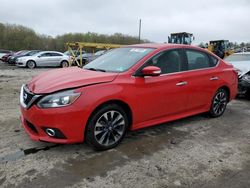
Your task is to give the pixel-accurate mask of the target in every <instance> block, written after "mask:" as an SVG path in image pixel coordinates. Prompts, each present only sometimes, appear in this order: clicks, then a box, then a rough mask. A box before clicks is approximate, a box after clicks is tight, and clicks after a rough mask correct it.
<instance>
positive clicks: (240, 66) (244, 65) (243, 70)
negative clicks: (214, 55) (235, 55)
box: [229, 61, 250, 75]
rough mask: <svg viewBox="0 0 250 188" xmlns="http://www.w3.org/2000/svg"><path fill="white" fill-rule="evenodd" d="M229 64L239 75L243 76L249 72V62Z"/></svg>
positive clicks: (232, 62)
mask: <svg viewBox="0 0 250 188" xmlns="http://www.w3.org/2000/svg"><path fill="white" fill-rule="evenodd" d="M229 63H231V64H232V65H233V66H234V67H235V68H237V69H239V70H240V71H241V72H240V75H244V74H246V73H247V72H249V71H250V62H249V61H231V62H229Z"/></svg>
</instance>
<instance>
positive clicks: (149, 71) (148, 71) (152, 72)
mask: <svg viewBox="0 0 250 188" xmlns="http://www.w3.org/2000/svg"><path fill="white" fill-rule="evenodd" d="M160 74H161V69H160V68H159V67H156V66H147V67H145V68H143V69H142V76H159V75H160Z"/></svg>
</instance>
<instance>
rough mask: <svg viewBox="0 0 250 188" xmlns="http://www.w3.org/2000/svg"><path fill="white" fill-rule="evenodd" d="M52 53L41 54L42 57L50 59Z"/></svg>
mask: <svg viewBox="0 0 250 188" xmlns="http://www.w3.org/2000/svg"><path fill="white" fill-rule="evenodd" d="M50 56H51V55H50V53H44V54H41V57H50Z"/></svg>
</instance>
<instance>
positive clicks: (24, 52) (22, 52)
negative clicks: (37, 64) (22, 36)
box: [6, 50, 29, 65]
mask: <svg viewBox="0 0 250 188" xmlns="http://www.w3.org/2000/svg"><path fill="white" fill-rule="evenodd" d="M27 52H29V51H28V50H21V51H18V52H15V53H14V54H13V55H11V56H9V57H8V58H7V60H6V62H7V63H8V64H10V65H11V64H12V65H14V61H13V60H14V58H15V57H16V56H19V55H24V54H26V53H27Z"/></svg>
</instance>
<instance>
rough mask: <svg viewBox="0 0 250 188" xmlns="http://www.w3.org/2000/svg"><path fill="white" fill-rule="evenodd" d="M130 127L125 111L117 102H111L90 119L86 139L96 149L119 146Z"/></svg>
mask: <svg viewBox="0 0 250 188" xmlns="http://www.w3.org/2000/svg"><path fill="white" fill-rule="evenodd" d="M127 127H128V118H127V114H126V113H125V111H124V110H123V109H122V108H121V107H120V106H118V105H116V104H109V105H107V106H105V107H102V108H101V109H99V110H98V111H96V112H95V113H94V114H93V115H92V117H91V118H90V120H89V123H88V125H87V130H86V131H87V132H86V141H87V143H88V144H90V145H91V146H93V147H94V149H96V150H107V149H110V148H113V147H115V146H117V145H118V144H119V143H120V142H121V141H122V139H123V137H124V135H125V133H126V130H127Z"/></svg>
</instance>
